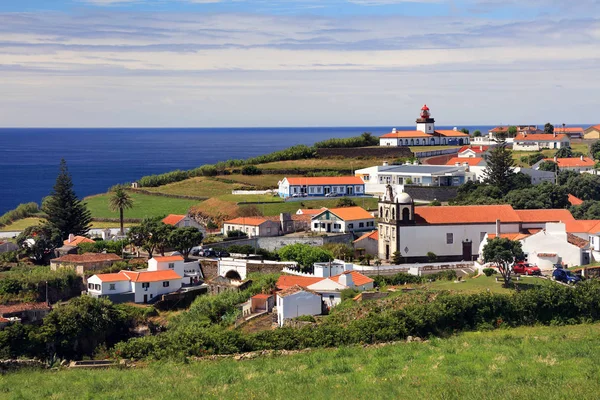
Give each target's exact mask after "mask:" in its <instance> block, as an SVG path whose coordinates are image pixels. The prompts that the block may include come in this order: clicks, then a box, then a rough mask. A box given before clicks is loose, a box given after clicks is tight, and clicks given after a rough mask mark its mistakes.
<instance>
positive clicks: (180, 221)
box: [162, 214, 206, 236]
mask: <svg viewBox="0 0 600 400" xmlns="http://www.w3.org/2000/svg"><path fill="white" fill-rule="evenodd" d="M162 222H163V223H165V224H167V225H172V226H174V227H176V228H185V227H188V226H191V227H193V228H196V229H198V230H199V231H201V232H202V233H203V234H204V235H205V236H206V228H204V226H202V225H201V224H200V223H198V221H196V220H195V219H194V218H192V217H190V216H189V215H179V214H169V215H167V216H166V217H165V218H163V220H162Z"/></svg>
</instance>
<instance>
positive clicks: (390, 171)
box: [355, 159, 476, 194]
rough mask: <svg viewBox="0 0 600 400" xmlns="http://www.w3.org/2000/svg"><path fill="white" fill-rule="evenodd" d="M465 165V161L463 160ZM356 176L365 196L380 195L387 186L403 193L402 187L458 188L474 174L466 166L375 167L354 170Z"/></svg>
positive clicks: (385, 165)
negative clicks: (361, 184) (363, 184)
mask: <svg viewBox="0 0 600 400" xmlns="http://www.w3.org/2000/svg"><path fill="white" fill-rule="evenodd" d="M464 160H465V163H467V160H470V159H464ZM355 174H356V176H358V177H360V178H361V179H362V180H364V181H365V191H366V193H367V194H382V193H384V192H385V188H386V186H387V185H392V186H394V187H395V188H396V189H397V191H399V192H402V191H404V185H418V186H460V185H462V184H463V183H465V182H468V181H470V180H474V179H475V176H476V174H475V173H474V172H471V171H470V167H469V166H468V165H463V164H462V163H461V165H458V166H457V165H418V164H404V165H388V164H387V163H383V165H376V166H373V167H368V168H362V169H359V170H356V172H355Z"/></svg>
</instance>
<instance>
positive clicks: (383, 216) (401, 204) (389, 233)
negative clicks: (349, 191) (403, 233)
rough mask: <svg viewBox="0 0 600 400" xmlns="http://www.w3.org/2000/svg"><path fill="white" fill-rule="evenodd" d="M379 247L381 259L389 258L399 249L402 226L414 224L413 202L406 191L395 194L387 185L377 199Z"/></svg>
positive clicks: (401, 251) (402, 252)
mask: <svg viewBox="0 0 600 400" xmlns="http://www.w3.org/2000/svg"><path fill="white" fill-rule="evenodd" d="M378 208H379V224H378V231H379V249H378V254H379V258H380V259H381V260H390V259H391V258H392V256H393V254H394V253H395V252H396V251H400V253H401V254H403V255H404V253H405V251H404V250H402V249H401V240H400V230H401V228H402V227H403V226H406V225H414V224H415V203H414V201H413V199H412V197H410V195H409V194H408V193H400V194H399V195H396V194H395V193H394V190H393V189H392V186H390V185H387V187H386V190H385V194H384V195H383V197H382V198H381V199H380V200H379V203H378Z"/></svg>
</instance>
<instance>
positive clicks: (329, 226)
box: [327, 224, 331, 232]
mask: <svg viewBox="0 0 600 400" xmlns="http://www.w3.org/2000/svg"><path fill="white" fill-rule="evenodd" d="M327 232H331V224H327Z"/></svg>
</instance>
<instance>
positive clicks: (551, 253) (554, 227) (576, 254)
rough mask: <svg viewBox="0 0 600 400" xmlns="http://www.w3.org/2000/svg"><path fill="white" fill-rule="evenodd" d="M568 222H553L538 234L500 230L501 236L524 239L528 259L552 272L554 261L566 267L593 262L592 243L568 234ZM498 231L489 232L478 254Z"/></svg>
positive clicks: (542, 268)
mask: <svg viewBox="0 0 600 400" xmlns="http://www.w3.org/2000/svg"><path fill="white" fill-rule="evenodd" d="M565 226H566V225H565V223H563V222H550V223H547V224H546V227H545V228H544V229H541V230H539V231H538V232H537V233H533V234H524V233H503V234H502V233H501V235H500V236H501V237H505V238H508V239H510V240H518V241H520V242H521V244H522V247H523V252H524V253H525V256H526V260H527V262H529V263H532V264H535V265H537V266H538V267H539V268H540V269H541V270H542V271H551V270H552V269H553V268H554V264H565V265H567V266H575V265H586V264H589V263H590V255H589V242H588V241H587V240H584V239H581V238H579V237H577V236H575V235H573V234H571V233H567V231H566V227H565ZM496 236H497V235H496V234H491V233H490V234H488V235H487V237H486V240H484V241H483V242H481V245H480V249H479V254H480V255H482V254H483V248H484V247H485V245H486V244H487V242H488V241H489V240H491V239H493V238H495V237H496Z"/></svg>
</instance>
